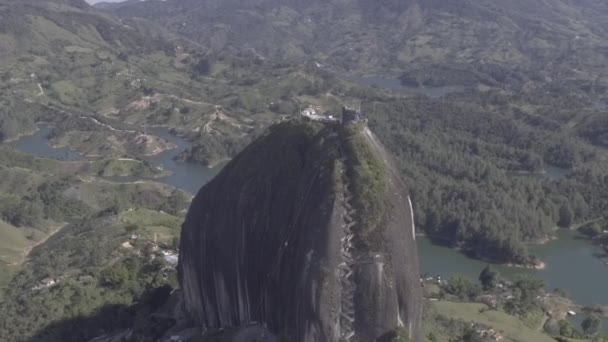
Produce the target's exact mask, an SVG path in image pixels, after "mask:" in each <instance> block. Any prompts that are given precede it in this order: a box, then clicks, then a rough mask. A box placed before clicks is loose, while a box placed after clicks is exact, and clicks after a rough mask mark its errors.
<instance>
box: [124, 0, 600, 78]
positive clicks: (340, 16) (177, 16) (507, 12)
mask: <svg viewBox="0 0 608 342" xmlns="http://www.w3.org/2000/svg"><path fill="white" fill-rule="evenodd" d="M114 12H115V13H116V14H117V15H119V16H121V17H144V18H153V19H155V20H159V21H162V22H164V23H165V24H166V25H167V26H168V27H170V28H171V29H172V30H174V31H176V32H179V33H181V34H183V35H185V36H188V37H190V38H192V39H195V40H197V41H199V42H200V43H201V44H203V45H206V46H208V47H210V48H212V49H214V50H225V49H228V50H231V49H237V50H238V49H241V48H253V49H255V51H257V52H258V53H260V54H261V55H263V56H267V57H278V58H291V59H295V60H301V59H305V60H309V59H314V60H318V61H320V62H324V63H325V62H326V63H329V64H330V65H331V66H334V67H338V68H339V69H343V70H351V71H355V70H356V72H395V71H409V72H411V73H412V74H414V75H415V76H418V77H421V78H423V76H422V75H419V74H418V73H416V71H417V70H421V69H427V68H432V67H433V66H443V67H448V68H450V69H455V70H464V71H465V72H467V73H473V74H474V73H475V72H476V71H477V72H479V71H480V70H481V72H482V73H483V74H485V75H489V77H490V78H494V79H495V80H494V81H498V82H500V81H501V80H500V77H499V75H500V74H502V72H496V71H495V72H492V71H491V70H490V71H488V69H491V67H492V66H495V68H503V69H504V68H515V69H516V70H517V69H519V70H528V71H534V74H533V75H531V76H532V77H543V78H551V77H553V78H581V77H583V78H584V77H590V73H592V72H594V71H600V70H599V69H598V68H600V67H602V66H603V65H605V63H606V50H607V49H608V45H607V44H606V41H607V39H606V38H608V30H607V29H606V27H608V26H607V25H606V23H607V19H606V18H607V17H608V5H606V4H605V3H603V2H601V1H596V0H584V1H578V2H574V1H563V0H543V1H509V2H499V1H493V0H485V1H466V0H460V1H447V0H433V1H405V2H404V1H370V0H360V1H307V2H305V3H302V2H296V1H289V0H287V1H278V0H259V1H242V0H231V1H222V2H218V1H188V0H170V1H163V2H161V1H146V2H139V3H137V2H128V3H124V4H119V5H116V6H115V7H114ZM572 68H578V69H580V70H579V71H573V70H571V69H572ZM536 69H540V70H536ZM600 73H601V72H600ZM522 74H524V73H523V72H522ZM522 77H524V78H526V77H525V76H524V75H522ZM486 78H487V77H486ZM420 81H422V82H423V81H425V80H424V79H421V80H420ZM442 81H443V82H444V83H446V82H447V83H453V82H451V81H450V80H445V79H444V80H442ZM486 82H491V81H487V80H486ZM524 82H525V80H522V82H521V83H524Z"/></svg>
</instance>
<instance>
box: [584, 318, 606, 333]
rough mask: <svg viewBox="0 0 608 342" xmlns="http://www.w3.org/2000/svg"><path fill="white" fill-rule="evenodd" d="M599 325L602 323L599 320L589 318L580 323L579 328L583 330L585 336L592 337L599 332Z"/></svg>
mask: <svg viewBox="0 0 608 342" xmlns="http://www.w3.org/2000/svg"><path fill="white" fill-rule="evenodd" d="M601 325H602V322H601V321H600V320H599V318H597V317H595V316H591V317H587V318H585V320H584V321H583V322H582V323H581V328H582V329H583V333H584V334H585V336H587V337H592V336H595V335H596V334H597V333H598V332H599V331H600V327H601Z"/></svg>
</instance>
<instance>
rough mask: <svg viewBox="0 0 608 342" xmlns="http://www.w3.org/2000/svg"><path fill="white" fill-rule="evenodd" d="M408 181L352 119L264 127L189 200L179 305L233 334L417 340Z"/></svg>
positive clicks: (240, 337)
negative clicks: (406, 183) (248, 144)
mask: <svg viewBox="0 0 608 342" xmlns="http://www.w3.org/2000/svg"><path fill="white" fill-rule="evenodd" d="M413 230H414V224H413V216H412V209H411V203H410V200H409V193H408V191H407V188H406V186H405V183H404V182H403V181H402V180H401V179H400V177H399V174H398V172H397V170H396V169H395V167H394V166H393V163H392V161H391V158H390V156H389V155H388V154H387V152H386V151H385V149H384V148H383V147H382V145H381V144H380V143H379V142H378V141H377V139H376V138H375V136H374V135H373V134H372V133H371V131H369V130H368V129H367V127H365V126H364V125H361V124H358V123H351V124H348V125H344V126H342V125H340V124H339V123H331V124H321V123H316V122H299V121H288V122H283V123H280V124H277V125H275V126H273V127H271V128H270V130H269V132H268V133H267V134H266V135H264V136H262V137H260V138H259V139H258V140H256V141H254V142H253V143H252V144H251V145H250V146H248V147H247V148H246V149H245V150H244V151H243V152H241V153H240V154H239V155H238V156H237V157H236V158H234V159H233V160H232V161H231V162H230V163H229V164H228V165H226V167H224V169H223V170H222V172H221V173H220V174H219V175H218V176H217V177H216V178H215V179H213V180H212V181H211V182H209V183H208V184H207V185H205V186H204V187H203V188H202V189H201V191H200V192H199V193H198V195H197V196H196V197H195V199H194V200H193V202H192V205H191V207H190V210H189V212H188V215H187V217H186V221H185V222H184V225H183V229H182V235H181V246H180V259H179V260H180V261H179V266H178V270H179V280H180V283H181V288H182V290H183V294H184V303H185V304H184V305H185V309H186V311H187V312H188V314H189V315H190V317H191V319H193V320H194V321H195V322H197V324H199V325H201V326H203V327H204V328H207V329H225V330H226V331H233V332H235V333H233V335H231V336H232V340H233V341H254V340H255V341H306V342H308V341H311V342H312V341H332V342H333V341H358V342H367V341H390V340H391V338H393V337H395V336H404V337H407V338H409V339H410V340H411V341H422V327H421V310H422V304H421V301H422V293H421V288H420V276H419V269H418V267H419V266H418V256H417V251H416V243H415V240H414V237H415V235H414V231H413Z"/></svg>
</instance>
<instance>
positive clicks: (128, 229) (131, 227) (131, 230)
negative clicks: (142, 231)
mask: <svg viewBox="0 0 608 342" xmlns="http://www.w3.org/2000/svg"><path fill="white" fill-rule="evenodd" d="M137 230H139V225H138V224H136V223H132V224H130V225H128V226H126V227H125V231H126V232H127V233H128V234H132V233H134V232H136V231H137Z"/></svg>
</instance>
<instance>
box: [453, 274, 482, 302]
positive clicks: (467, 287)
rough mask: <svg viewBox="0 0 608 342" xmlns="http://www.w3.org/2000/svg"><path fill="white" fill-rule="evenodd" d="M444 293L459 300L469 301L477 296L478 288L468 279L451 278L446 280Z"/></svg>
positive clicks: (460, 277)
mask: <svg viewBox="0 0 608 342" xmlns="http://www.w3.org/2000/svg"><path fill="white" fill-rule="evenodd" d="M446 291H447V292H448V293H449V294H452V295H454V296H457V297H458V298H460V299H461V300H469V299H471V298H474V297H475V296H477V295H478V294H479V287H478V286H476V285H475V284H474V283H473V282H472V281H471V280H470V279H469V278H466V277H462V276H452V277H450V278H449V279H448V285H447V288H446Z"/></svg>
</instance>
